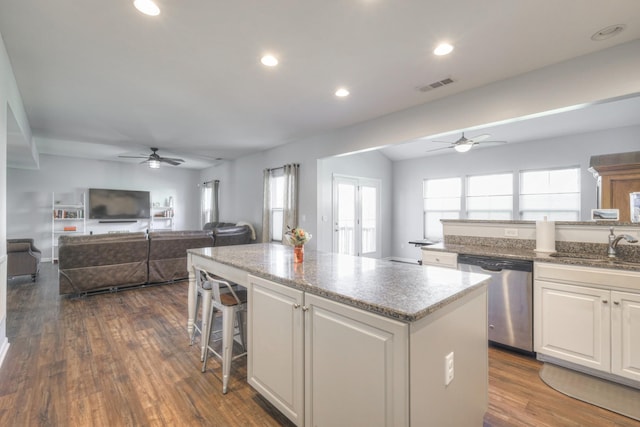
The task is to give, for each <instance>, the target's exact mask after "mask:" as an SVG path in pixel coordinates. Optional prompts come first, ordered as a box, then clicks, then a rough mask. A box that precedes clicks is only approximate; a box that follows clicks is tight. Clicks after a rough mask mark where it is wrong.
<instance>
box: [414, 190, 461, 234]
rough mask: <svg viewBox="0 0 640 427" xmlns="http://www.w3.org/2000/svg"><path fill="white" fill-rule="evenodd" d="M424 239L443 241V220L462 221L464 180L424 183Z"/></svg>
mask: <svg viewBox="0 0 640 427" xmlns="http://www.w3.org/2000/svg"><path fill="white" fill-rule="evenodd" d="M423 198H424V238H426V239H431V240H441V239H442V237H443V235H442V224H441V223H440V220H441V219H460V203H461V200H462V180H461V179H460V178H445V179H426V180H424V183H423Z"/></svg>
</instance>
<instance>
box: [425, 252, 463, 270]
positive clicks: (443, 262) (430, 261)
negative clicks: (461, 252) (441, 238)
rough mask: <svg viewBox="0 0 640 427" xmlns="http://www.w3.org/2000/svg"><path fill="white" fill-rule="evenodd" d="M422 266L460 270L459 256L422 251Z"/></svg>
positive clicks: (449, 253)
mask: <svg viewBox="0 0 640 427" xmlns="http://www.w3.org/2000/svg"><path fill="white" fill-rule="evenodd" d="M422 265H435V266H437V267H449V268H458V254H456V253H451V252H442V251H430V250H426V249H422Z"/></svg>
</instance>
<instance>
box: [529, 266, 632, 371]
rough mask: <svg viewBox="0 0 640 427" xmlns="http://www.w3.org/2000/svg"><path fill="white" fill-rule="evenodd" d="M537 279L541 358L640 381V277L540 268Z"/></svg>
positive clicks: (536, 313)
mask: <svg viewBox="0 0 640 427" xmlns="http://www.w3.org/2000/svg"><path fill="white" fill-rule="evenodd" d="M534 277H536V280H535V282H534V330H535V340H534V341H535V351H536V352H537V353H538V356H539V358H540V356H541V355H542V356H543V357H542V359H543V360H544V357H545V356H550V357H552V358H553V359H555V360H562V361H566V362H570V363H572V364H576V365H580V366H584V367H587V368H590V369H593V370H595V371H600V372H603V373H607V374H613V375H615V376H618V377H622V378H625V379H631V380H635V381H640V342H639V341H638V337H639V336H640V273H637V272H631V271H623V270H613V269H601V268H589V267H576V266H561V265H555V264H544V263H536V271H535V275H534ZM612 379H614V380H615V378H614V377H613V378H612Z"/></svg>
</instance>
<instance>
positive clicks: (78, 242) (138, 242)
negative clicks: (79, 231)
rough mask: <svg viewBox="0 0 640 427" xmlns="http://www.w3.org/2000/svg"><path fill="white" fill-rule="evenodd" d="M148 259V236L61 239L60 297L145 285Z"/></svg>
mask: <svg viewBox="0 0 640 427" xmlns="http://www.w3.org/2000/svg"><path fill="white" fill-rule="evenodd" d="M148 259H149V241H148V239H147V235H146V233H116V234H95V235H88V236H77V235H76V236H72V235H64V236H60V237H59V238H58V271H59V274H58V278H59V292H60V295H65V294H83V293H87V292H91V291H97V290H103V289H112V288H118V287H126V286H134V285H142V284H145V283H147V279H148Z"/></svg>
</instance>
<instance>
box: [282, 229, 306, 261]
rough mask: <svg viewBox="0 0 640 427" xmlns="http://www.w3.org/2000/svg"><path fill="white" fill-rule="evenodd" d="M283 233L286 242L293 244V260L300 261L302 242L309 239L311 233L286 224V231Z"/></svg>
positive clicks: (302, 255) (302, 251)
mask: <svg viewBox="0 0 640 427" xmlns="http://www.w3.org/2000/svg"><path fill="white" fill-rule="evenodd" d="M284 235H285V237H286V238H287V242H289V244H290V245H291V246H293V262H294V263H301V262H302V261H303V260H304V244H305V243H307V242H308V241H309V240H311V234H309V233H307V232H306V231H304V230H303V229H302V228H291V227H289V226H287V232H286V233H284Z"/></svg>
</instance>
